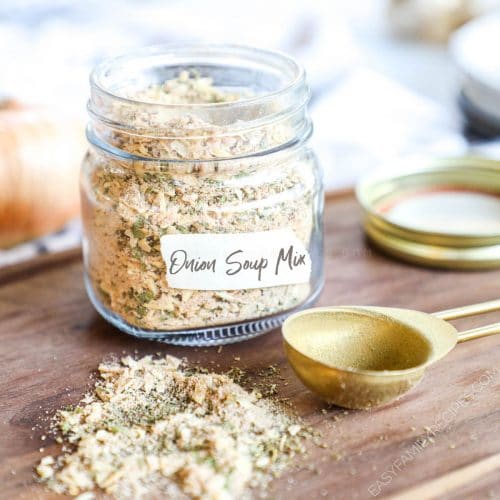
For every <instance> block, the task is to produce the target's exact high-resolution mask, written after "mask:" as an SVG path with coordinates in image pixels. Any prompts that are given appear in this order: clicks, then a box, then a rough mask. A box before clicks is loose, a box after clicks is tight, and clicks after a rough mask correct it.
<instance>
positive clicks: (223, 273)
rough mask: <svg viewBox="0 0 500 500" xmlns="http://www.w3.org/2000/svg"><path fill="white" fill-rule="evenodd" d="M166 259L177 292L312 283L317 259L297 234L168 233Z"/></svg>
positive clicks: (282, 231)
mask: <svg viewBox="0 0 500 500" xmlns="http://www.w3.org/2000/svg"><path fill="white" fill-rule="evenodd" d="M160 243H161V254H162V256H163V259H164V261H165V264H166V266H167V282H168V285H169V286H170V287H172V288H183V289H189V290H243V289H246V288H264V287H270V286H278V285H292V284H297V283H307V282H308V281H309V278H310V276H311V257H310V256H309V252H308V251H307V249H306V248H305V246H304V244H303V243H302V242H301V241H300V240H299V239H298V238H297V236H295V234H294V232H293V231H292V230H291V229H276V230H272V231H262V232H254V233H235V234H167V235H164V236H162V237H161V238H160Z"/></svg>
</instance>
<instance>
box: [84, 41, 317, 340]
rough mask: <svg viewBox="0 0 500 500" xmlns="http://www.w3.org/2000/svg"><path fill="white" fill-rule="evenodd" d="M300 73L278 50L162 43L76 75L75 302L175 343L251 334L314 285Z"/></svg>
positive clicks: (305, 301)
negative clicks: (84, 126) (79, 121)
mask: <svg viewBox="0 0 500 500" xmlns="http://www.w3.org/2000/svg"><path fill="white" fill-rule="evenodd" d="M308 99H309V89H308V86H307V84H306V80H305V75H304V71H303V70H302V69H301V68H300V67H299V66H298V65H297V63H296V62H295V61H293V60H292V59H290V58H289V57H287V56H284V55H282V54H279V53H274V52H268V51H263V50H256V49H251V48H244V47H234V46H210V45H208V46H207V45H203V46H202V45H175V46H163V47H155V48H151V49H146V50H143V51H140V52H137V53H134V54H131V55H127V56H122V57H118V58H114V59H110V60H106V61H104V62H103V63H101V64H100V65H98V66H97V68H96V69H95V70H94V71H93V73H92V75H91V97H90V101H89V104H88V109H89V113H90V123H89V126H88V132H87V135H88V140H89V143H90V147H89V151H88V153H87V155H86V157H85V159H84V161H83V165H82V174H81V197H82V212H83V226H84V243H83V249H84V260H85V280H86V286H87V291H88V294H89V297H90V299H91V301H92V303H93V304H94V306H95V307H96V309H97V310H98V311H99V312H100V314H101V315H102V316H104V317H105V318H106V319H107V320H108V321H110V322H111V323H112V324H114V325H115V326H117V327H118V328H120V329H121V330H123V331H125V332H127V333H130V334H133V335H136V336H139V337H146V338H151V339H157V340H162V341H165V342H169V343H175V344H182V345H214V344H222V343H226V342H233V341H236V340H240V339H243V338H248V337H253V336H256V335H258V334H260V333H264V332H266V331H269V330H271V329H273V328H275V327H277V326H279V325H280V324H281V322H282V321H283V320H284V318H285V317H286V316H287V315H288V314H290V313H291V312H292V311H294V310H297V309H298V308H301V307H305V306H307V305H309V304H311V303H312V302H313V301H314V299H315V298H316V297H317V295H318V293H319V291H320V289H321V286H322V282H323V267H322V260H323V255H322V254H323V250H322V212H323V190H322V184H321V172H320V169H319V166H318V164H317V161H316V159H315V156H314V154H313V153H312V151H311V150H310V149H309V148H308V147H307V141H308V139H309V137H310V135H311V130H312V127H311V122H310V120H309V118H308V115H307V109H306V108H307V102H308Z"/></svg>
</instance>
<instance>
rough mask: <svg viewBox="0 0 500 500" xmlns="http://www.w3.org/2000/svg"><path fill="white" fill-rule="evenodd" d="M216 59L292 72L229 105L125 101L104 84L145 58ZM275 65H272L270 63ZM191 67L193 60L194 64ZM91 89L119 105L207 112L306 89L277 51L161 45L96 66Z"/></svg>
mask: <svg viewBox="0 0 500 500" xmlns="http://www.w3.org/2000/svg"><path fill="white" fill-rule="evenodd" d="M215 55H219V56H221V57H222V56H224V55H226V56H232V57H234V58H238V59H240V60H241V61H248V62H252V61H253V62H256V63H260V64H261V65H262V64H263V65H267V66H269V67H275V65H276V64H278V65H281V66H283V67H285V66H288V68H289V69H290V70H291V71H292V76H291V78H290V79H288V81H287V82H286V83H285V84H284V85H283V86H282V87H281V88H279V89H277V90H274V91H270V92H266V93H262V94H259V95H256V96H251V97H245V98H242V99H239V100H237V101H230V102H215V103H175V104H174V103H168V104H167V103H158V102H151V101H142V100H140V99H136V98H128V97H124V96H121V95H119V93H116V92H113V90H111V89H110V88H109V86H106V85H105V84H104V78H105V77H106V74H107V73H109V72H110V71H112V70H113V69H114V68H117V67H119V66H120V65H124V64H131V63H134V62H135V63H137V62H138V61H140V60H144V58H146V57H154V56H157V57H161V56H163V57H168V56H169V57H171V58H172V61H171V64H173V63H176V62H177V63H180V62H181V61H180V60H177V61H176V60H175V58H176V57H179V56H184V57H185V62H184V64H186V65H188V64H189V63H188V59H189V57H191V58H195V57H198V58H201V57H203V56H204V57H208V58H210V57H214V56H215ZM273 62H274V63H275V65H272V63H273ZM193 63H194V60H193ZM89 80H90V87H91V89H95V90H97V91H98V92H101V93H102V94H104V95H106V96H108V97H110V98H112V99H116V100H118V101H121V102H124V103H129V104H138V105H141V106H146V107H149V106H151V107H158V108H159V109H179V110H180V109H184V110H185V109H190V108H191V109H192V108H200V109H201V108H210V109H224V108H232V109H234V108H238V107H244V106H248V105H251V104H256V103H262V102H265V101H267V100H271V99H276V98H277V97H279V96H283V95H285V94H287V93H292V92H294V91H295V90H297V89H298V88H299V87H300V86H301V85H305V71H304V69H303V67H302V66H301V65H299V64H298V63H297V62H296V61H295V59H294V58H292V57H290V56H288V55H287V54H285V53H283V52H281V51H278V50H268V49H261V48H254V47H250V46H246V45H238V44H201V43H168V44H161V45H152V46H149V47H145V48H142V49H138V50H135V51H131V52H128V53H124V54H122V55H118V56H114V57H109V58H106V59H104V60H103V61H101V62H100V63H98V64H97V65H96V66H95V68H94V69H93V70H92V71H91V73H90V78H89Z"/></svg>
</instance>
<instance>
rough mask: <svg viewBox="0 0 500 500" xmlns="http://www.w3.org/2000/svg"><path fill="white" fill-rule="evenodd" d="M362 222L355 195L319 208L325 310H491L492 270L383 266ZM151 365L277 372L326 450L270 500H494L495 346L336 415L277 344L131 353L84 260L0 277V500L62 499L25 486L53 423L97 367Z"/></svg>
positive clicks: (275, 488) (492, 341)
mask: <svg viewBox="0 0 500 500" xmlns="http://www.w3.org/2000/svg"><path fill="white" fill-rule="evenodd" d="M359 215H360V214H359V211H358V208H357V206H356V203H355V201H354V199H353V198H352V195H351V194H344V195H337V196H335V197H333V198H330V199H329V200H328V201H327V204H326V210H325V226H326V244H325V264H326V266H325V268H326V286H325V289H324V291H323V293H322V295H321V298H320V301H319V303H320V304H321V305H327V304H376V305H392V306H401V307H410V308H415V309H421V310H424V311H429V312H431V311H436V310H440V309H446V308H450V307H456V306H460V305H464V304H468V303H473V302H479V301H484V300H489V299H494V298H498V297H499V294H500V271H483V272H474V273H466V272H450V271H437V270H430V269H424V268H418V267H412V266H409V265H406V264H403V263H399V262H396V261H393V260H390V259H388V258H386V257H384V256H382V255H381V254H379V253H378V252H377V251H376V250H374V249H373V248H371V247H370V246H368V245H367V244H366V242H365V241H364V238H363V235H362V232H361V229H360V227H359ZM499 316H500V315H499V314H498V313H497V314H488V315H485V316H483V317H481V318H473V319H468V320H461V321H460V322H459V325H460V326H461V327H464V328H466V327H472V326H476V325H480V324H485V323H487V322H493V321H498V320H499V319H500V318H499ZM156 352H162V353H169V354H173V355H175V356H185V357H186V358H187V359H188V360H189V361H190V362H200V363H201V364H203V365H205V366H207V367H212V368H213V369H215V370H220V371H224V370H227V369H228V368H229V367H232V366H238V367H240V368H244V369H246V370H248V371H249V372H250V374H253V375H255V376H257V374H258V372H259V371H261V370H262V369H263V368H265V367H267V366H268V365H270V364H277V365H278V366H279V367H280V368H281V375H282V376H283V377H284V379H285V380H284V381H281V382H280V383H279V384H278V390H279V395H280V396H282V397H288V398H290V401H291V402H292V404H293V406H294V408H295V409H296V411H297V412H298V413H299V414H300V415H301V416H303V417H304V419H305V420H306V421H307V422H308V423H309V424H311V425H312V426H314V427H315V428H317V429H318V430H319V431H321V433H322V438H321V439H322V443H323V446H324V447H318V446H312V448H311V451H310V456H309V457H308V458H307V459H306V460H302V461H301V462H300V463H301V468H299V469H298V470H295V469H293V470H291V471H290V472H289V473H287V474H285V475H284V476H283V477H281V478H279V479H278V480H276V481H274V483H273V485H272V490H271V496H272V497H273V498H287V499H288V500H290V499H303V498H332V499H353V498H372V497H373V496H377V497H378V498H381V497H386V496H389V495H394V494H398V495H400V494H403V493H404V494H405V495H406V496H404V497H401V498H418V499H423V498H433V497H436V498H450V499H451V498H461V497H462V498H475V499H477V498H490V497H495V496H496V497H497V498H500V459H499V456H496V454H498V453H499V452H500V336H496V337H489V338H485V339H481V340H476V341H473V342H469V343H467V344H462V345H459V346H458V347H457V348H456V349H455V350H454V351H453V352H452V353H451V354H450V355H449V356H448V357H446V359H444V360H442V361H441V362H440V363H438V364H437V365H435V366H434V367H432V368H431V369H429V370H428V372H427V374H426V376H425V378H424V380H423V381H422V382H421V383H420V385H419V386H417V388H416V389H415V390H413V392H411V393H410V394H409V395H407V396H406V397H404V398H403V399H401V400H400V401H398V402H395V403H393V404H390V405H388V406H386V407H384V408H381V409H377V410H374V411H370V412H364V411H344V410H341V409H339V408H329V407H327V406H326V405H325V404H323V403H322V402H320V401H318V400H317V399H316V398H315V397H314V396H313V395H312V394H311V393H309V392H308V391H307V390H306V389H304V387H303V386H302V385H301V383H300V382H299V381H298V380H297V379H296V378H295V377H294V375H293V373H292V371H291V370H290V368H289V367H288V366H287V364H286V361H285V358H284V355H283V350H282V347H281V338H280V332H279V331H274V332H271V333H269V334H267V335H265V336H262V337H259V338H256V339H254V340H251V341H247V342H243V343H239V344H233V345H231V346H224V348H223V349H222V351H221V352H218V349H217V348H199V349H193V348H177V347H170V346H167V345H163V344H160V343H156V342H148V341H139V340H135V339H134V338H132V337H129V336H127V335H125V334H123V333H121V332H119V331H117V330H116V329H114V328H113V327H111V326H110V325H108V324H107V323H106V322H105V321H104V320H102V319H101V318H100V317H99V316H98V314H97V313H96V312H95V311H94V309H93V308H92V306H91V305H90V303H89V301H88V299H87V297H86V295H85V291H84V287H83V281H82V261H81V256H80V253H79V252H69V253H66V254H60V255H56V256H48V257H44V258H40V259H38V260H34V261H31V262H29V263H27V264H21V265H18V266H15V267H10V268H7V269H2V270H0V355H1V358H0V360H1V365H0V366H1V369H0V370H1V371H0V377H1V380H0V383H1V387H0V426H1V427H0V460H1V462H0V481H1V489H0V498H5V499H14V498H22V499H33V498H44V499H45V498H60V497H57V496H54V495H50V494H47V493H46V492H44V490H43V489H42V488H41V487H40V486H39V485H37V484H35V483H34V480H33V479H34V475H33V466H34V464H35V463H36V462H37V461H38V460H39V459H40V458H41V456H42V455H45V454H49V453H51V454H54V453H57V450H58V446H57V445H56V444H55V443H54V442H53V441H52V439H51V438H50V437H47V439H46V440H43V441H42V440H41V436H42V435H46V434H47V429H48V421H49V419H50V417H51V416H52V415H53V414H54V412H55V410H56V409H57V408H60V407H61V406H64V405H67V404H70V403H76V402H77V401H78V400H79V399H80V397H81V396H82V395H83V393H84V392H85V391H86V390H87V389H88V388H89V387H90V385H91V383H92V381H91V379H90V377H91V374H92V373H94V371H95V369H96V367H97V365H98V363H99V362H100V360H101V359H102V358H103V357H104V356H107V355H109V354H110V353H115V354H121V353H132V354H135V355H139V356H140V355H145V354H147V353H156ZM235 358H236V359H235ZM40 448H44V451H43V452H42V453H41V452H40V451H39V449H40ZM415 488H417V489H415ZM375 494H376V495H375Z"/></svg>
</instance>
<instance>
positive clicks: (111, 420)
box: [36, 356, 305, 500]
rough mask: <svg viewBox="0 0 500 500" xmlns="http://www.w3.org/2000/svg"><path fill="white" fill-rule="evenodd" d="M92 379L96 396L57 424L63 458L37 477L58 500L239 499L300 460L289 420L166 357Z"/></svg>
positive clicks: (110, 369) (123, 364) (251, 395)
mask: <svg viewBox="0 0 500 500" xmlns="http://www.w3.org/2000/svg"><path fill="white" fill-rule="evenodd" d="M99 372H100V379H99V381H98V382H97V383H96V386H95V389H94V392H93V393H91V394H88V395H87V396H86V397H85V398H84V399H83V400H82V401H81V403H80V404H79V405H78V406H77V407H75V408H74V409H70V410H61V411H59V412H58V414H57V416H56V419H55V423H56V426H57V427H58V429H59V431H60V432H61V433H62V436H63V438H64V440H65V442H66V443H65V444H64V446H63V450H64V453H63V454H62V455H61V456H59V457H57V458H53V457H51V456H46V457H44V458H43V459H42V460H41V462H40V464H39V465H38V467H37V469H36V470H37V473H38V475H39V476H40V477H41V479H42V481H43V482H44V483H46V485H47V486H48V487H49V488H50V489H51V490H53V491H55V492H58V493H66V494H70V495H79V494H82V493H86V492H91V491H92V490H95V489H97V488H100V489H102V490H104V491H105V492H106V493H108V494H110V495H112V496H113V497H115V498H146V497H147V498H164V497H167V498H178V499H183V498H185V499H189V498H196V499H197V498H204V499H218V500H223V499H245V498H250V497H251V491H252V489H257V490H258V491H262V489H263V488H264V487H265V486H266V485H267V484H268V482H269V481H270V480H271V479H272V478H273V477H275V476H276V475H279V474H280V472H281V471H283V470H284V469H285V467H286V466H287V465H289V464H290V461H291V459H292V458H293V456H294V455H296V454H297V453H303V452H304V451H305V449H304V436H305V431H303V430H302V429H301V426H300V425H299V424H298V423H297V422H296V421H295V420H294V419H293V418H292V417H290V416H288V415H285V414H284V413H283V412H282V411H280V410H279V409H278V408H277V407H276V406H274V405H273V404H272V402H270V401H268V400H264V399H261V398H260V397H259V394H258V393H257V392H247V391H246V390H244V389H243V388H242V387H240V386H239V385H237V384H235V383H234V382H233V381H232V380H231V379H230V378H229V377H228V376H226V375H219V374H214V373H198V372H192V371H188V370H185V369H183V368H182V366H181V361H180V360H179V359H177V358H174V357H171V356H167V357H166V358H161V359H153V358H152V357H151V356H147V357H144V358H142V359H139V360H134V359H133V358H131V357H126V358H124V359H122V360H121V361H120V362H118V361H113V362H109V363H103V364H101V365H100V366H99Z"/></svg>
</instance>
